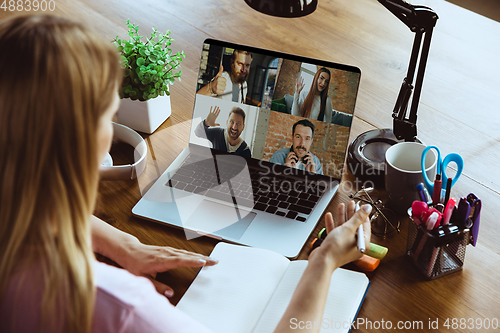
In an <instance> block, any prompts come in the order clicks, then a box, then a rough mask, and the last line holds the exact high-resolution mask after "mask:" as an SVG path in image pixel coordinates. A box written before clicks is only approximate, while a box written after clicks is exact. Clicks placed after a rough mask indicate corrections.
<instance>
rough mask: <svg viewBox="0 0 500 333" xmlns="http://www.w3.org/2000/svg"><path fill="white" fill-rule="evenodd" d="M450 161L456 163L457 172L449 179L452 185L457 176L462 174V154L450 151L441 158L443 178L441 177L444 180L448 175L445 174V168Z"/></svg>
mask: <svg viewBox="0 0 500 333" xmlns="http://www.w3.org/2000/svg"><path fill="white" fill-rule="evenodd" d="M450 162H455V164H456V165H457V173H456V174H455V177H453V179H452V181H451V186H452V187H453V186H454V185H455V183H456V181H457V180H458V178H460V175H461V174H462V170H463V169H464V160H463V158H462V156H460V155H459V154H457V153H451V154H448V155H446V157H445V158H444V159H443V164H442V165H441V171H442V173H443V178H441V179H442V180H443V181H446V180H447V179H448V177H447V176H446V168H447V167H448V164H450Z"/></svg>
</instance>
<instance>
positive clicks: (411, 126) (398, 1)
mask: <svg viewBox="0 0 500 333" xmlns="http://www.w3.org/2000/svg"><path fill="white" fill-rule="evenodd" d="M378 1H379V2H380V3H381V4H382V5H383V6H384V7H386V8H387V9H388V10H389V11H391V12H392V13H393V14H394V15H395V16H396V17H397V18H399V19H400V20H401V21H402V22H403V23H404V24H406V25H407V26H408V28H410V30H411V31H413V32H414V33H415V39H414V41H413V48H412V52H411V57H410V63H409V66H408V72H407V75H406V77H405V79H404V80H403V84H402V86H401V89H400V91H399V94H398V98H397V100H396V104H395V106H394V110H393V114H392V117H393V118H394V119H393V126H394V128H393V131H394V135H395V136H396V138H397V139H399V140H401V139H404V140H405V141H415V137H416V136H417V108H418V102H419V99H420V93H421V91H422V83H423V79H424V73H425V66H426V64H427V58H428V55H429V49H430V44H431V38H432V31H433V29H434V26H435V25H436V21H437V19H438V16H437V14H436V13H435V12H434V11H433V10H432V9H430V8H429V7H425V6H413V5H411V4H409V3H407V2H405V1H404V0H378ZM422 37H424V40H423V44H422ZM420 51H421V55H420V59H419V54H420ZM417 61H419V64H418V72H417V78H416V81H415V86H413V77H414V74H415V68H416V66H417ZM413 89H415V93H414V96H413V100H412V104H411V108H410V114H409V117H408V118H406V111H407V108H408V102H409V100H410V97H411V93H412V90H413Z"/></svg>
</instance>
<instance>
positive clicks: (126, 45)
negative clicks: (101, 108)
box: [113, 20, 186, 101]
mask: <svg viewBox="0 0 500 333" xmlns="http://www.w3.org/2000/svg"><path fill="white" fill-rule="evenodd" d="M127 27H128V36H129V37H130V39H129V40H128V41H126V40H122V39H120V38H119V36H116V38H115V39H114V40H113V43H114V44H115V45H116V47H117V49H118V52H120V54H121V56H122V62H123V67H124V69H125V77H124V79H123V82H122V86H121V89H120V97H121V98H130V99H132V100H141V101H146V100H148V99H151V98H155V97H158V96H164V95H170V91H169V90H168V85H169V84H173V83H174V80H175V79H176V78H177V79H178V80H179V81H180V80H181V73H182V72H181V70H180V63H181V62H182V59H183V58H185V57H186V56H185V55H184V51H181V52H177V53H175V54H172V49H171V48H170V45H171V44H172V42H173V41H174V39H172V38H170V30H168V31H167V32H166V33H165V34H162V33H159V32H158V30H157V29H155V28H153V32H152V33H151V37H150V38H148V39H146V41H143V40H142V39H143V38H144V36H140V35H139V26H138V25H134V24H131V23H130V20H127Z"/></svg>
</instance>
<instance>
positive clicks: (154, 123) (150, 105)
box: [117, 95, 172, 134]
mask: <svg viewBox="0 0 500 333" xmlns="http://www.w3.org/2000/svg"><path fill="white" fill-rule="evenodd" d="M171 114H172V109H171V107H170V96H167V95H164V96H158V97H156V98H153V99H150V100H147V101H144V102H143V101H137V100H136V101H133V100H131V99H130V98H123V99H121V100H120V107H119V108H118V112H117V117H118V122H119V123H120V124H123V125H125V126H128V127H130V128H133V129H135V130H136V131H139V132H144V133H148V134H151V133H153V132H154V131H155V130H156V129H157V128H158V127H160V125H161V124H163V122H164V121H165V120H167V119H168V117H170V115H171Z"/></svg>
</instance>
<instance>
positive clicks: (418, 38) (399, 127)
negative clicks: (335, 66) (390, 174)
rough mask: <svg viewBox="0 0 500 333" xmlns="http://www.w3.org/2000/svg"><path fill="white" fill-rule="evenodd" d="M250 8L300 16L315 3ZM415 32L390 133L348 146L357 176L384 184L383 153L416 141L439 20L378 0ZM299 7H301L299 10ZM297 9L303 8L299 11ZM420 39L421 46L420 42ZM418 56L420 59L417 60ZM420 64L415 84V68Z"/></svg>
mask: <svg viewBox="0 0 500 333" xmlns="http://www.w3.org/2000/svg"><path fill="white" fill-rule="evenodd" d="M245 2H246V3H247V4H248V5H249V6H250V7H252V8H254V9H256V10H258V11H260V12H262V13H265V14H269V15H272V16H280V17H299V16H305V15H308V14H310V13H312V12H313V11H314V10H315V9H316V7H317V0H312V1H311V0H245ZM378 2H380V3H381V4H382V5H383V6H384V7H386V8H387V9H389V10H390V11H391V12H392V13H393V14H394V15H396V17H397V18H399V19H400V20H401V21H402V22H403V23H404V24H406V25H407V26H408V28H410V30H411V31H413V32H414V33H415V39H414V41H413V48H412V51H411V57H410V64H409V66H408V72H407V74H406V77H405V79H404V80H403V84H402V86H401V90H400V91H399V95H398V98H397V100H396V105H395V106H394V111H393V113H392V117H393V118H394V119H393V130H391V129H377V130H372V131H368V132H365V133H363V134H361V135H359V136H358V137H357V138H356V139H354V140H353V141H352V142H351V144H350V146H349V154H348V157H347V165H348V166H349V169H350V170H351V172H352V173H353V174H354V175H355V176H357V177H363V178H369V179H370V180H372V181H377V182H383V179H384V173H385V152H386V150H387V149H388V148H389V147H390V146H392V145H393V144H396V143H398V142H401V141H418V142H419V140H418V138H417V108H418V102H419V99H420V93H421V90H422V82H423V80H424V72H425V65H426V64H427V56H428V55H429V48H430V44H431V37H432V31H433V29H434V26H435V25H436V21H437V19H438V16H437V14H436V13H435V12H434V11H433V10H432V9H430V8H429V7H425V6H417V5H415V6H414V5H411V4H409V3H407V2H405V1H404V0H378ZM297 4H300V6H301V7H298V6H299V5H297ZM296 8H302V10H298V9H296ZM422 37H424V38H423V43H422ZM419 53H421V54H420V59H419ZM417 61H419V66H418V72H417V77H416V81H415V85H413V81H414V74H415V68H416V66H417ZM412 90H414V95H413V99H412V102H411V107H410V113H409V115H408V117H407V116H406V113H407V109H408V103H409V100H410V97H411V93H412Z"/></svg>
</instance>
